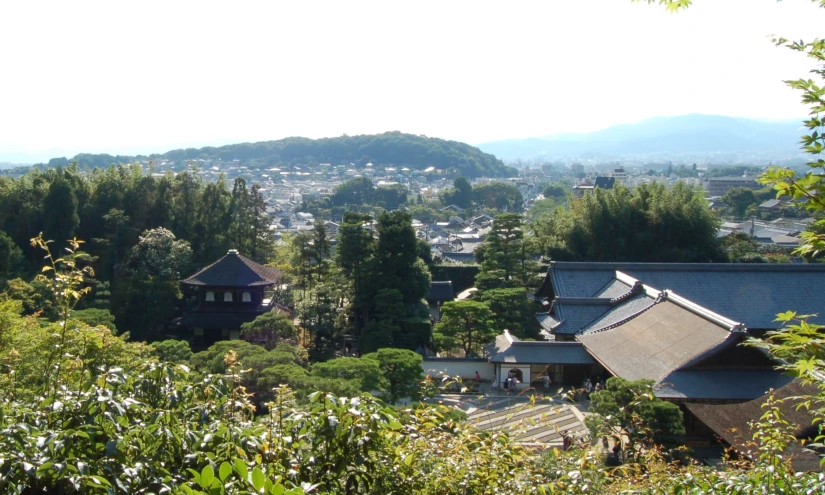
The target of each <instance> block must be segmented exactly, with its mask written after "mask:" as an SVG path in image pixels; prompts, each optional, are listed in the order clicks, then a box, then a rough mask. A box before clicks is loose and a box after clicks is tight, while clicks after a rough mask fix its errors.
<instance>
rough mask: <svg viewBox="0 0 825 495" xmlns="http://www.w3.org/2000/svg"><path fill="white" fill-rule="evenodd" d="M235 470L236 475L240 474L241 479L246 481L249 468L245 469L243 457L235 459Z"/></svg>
mask: <svg viewBox="0 0 825 495" xmlns="http://www.w3.org/2000/svg"><path fill="white" fill-rule="evenodd" d="M235 472H236V473H238V476H240V477H241V479H242V480H244V481H246V480H247V479H249V469H247V467H246V463H245V462H244V461H243V459H235Z"/></svg>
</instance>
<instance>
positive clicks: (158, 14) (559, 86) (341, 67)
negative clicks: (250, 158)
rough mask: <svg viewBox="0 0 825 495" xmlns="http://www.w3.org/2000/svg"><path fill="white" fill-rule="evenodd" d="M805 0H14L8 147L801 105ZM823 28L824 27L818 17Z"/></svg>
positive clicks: (494, 130)
mask: <svg viewBox="0 0 825 495" xmlns="http://www.w3.org/2000/svg"><path fill="white" fill-rule="evenodd" d="M822 26H825V9H819V8H816V7H815V5H812V3H811V2H810V1H808V0H785V1H782V2H776V1H775V0H695V1H694V4H693V5H692V6H691V7H690V8H689V9H688V10H686V11H681V12H679V13H676V14H672V13H668V12H666V11H665V9H664V8H662V7H660V6H657V5H647V4H646V3H631V1H630V0H586V1H585V0H539V1H519V2H506V1H498V2H491V1H483V0H471V1H458V0H453V1H448V2H445V1H443V0H442V1H427V0H416V1H414V2H412V1H401V0H399V1H391V2H387V1H375V2H366V1H357V0H352V1H346V2H340V1H329V2H324V1H304V2H276V1H268V2H255V1H245V2H210V1H203V0H201V1H196V2H187V1H175V2H168V1H163V2H154V1H150V0H144V1H141V2H111V1H106V2H92V1H89V2H82V3H81V2H62V1H59V2H58V1H55V2H49V1H42V2H2V3H0V47H2V48H0V68H2V71H1V72H0V162H13V163H33V162H38V161H45V160H48V159H49V158H52V157H57V156H66V157H71V156H74V155H75V154H77V153H81V152H89V153H110V154H129V155H131V154H138V153H143V154H147V153H151V152H158V153H162V152H165V151H168V150H171V149H176V148H182V147H200V146H206V145H211V146H216V145H223V144H232V143H238V142H254V141H265V140H273V139H281V138H284V137H288V136H305V137H310V138H318V137H329V136H340V135H342V134H349V135H355V134H372V133H380V132H385V131H394V130H398V131H402V132H409V133H413V134H423V135H427V136H432V137H440V138H444V139H453V140H458V141H464V142H468V143H472V144H478V143H482V142H487V141H493V140H498V139H506V138H523V137H531V136H545V135H550V134H556V133H562V132H589V131H593V130H597V129H602V128H605V127H608V126H610V125H614V124H619V123H629V122H637V121H640V120H643V119H645V118H649V117H654V116H665V115H682V114H688V113H705V114H717V115H728V116H733V117H749V118H759V119H793V118H800V119H801V118H802V117H804V116H805V115H806V114H807V111H806V109H805V107H804V106H803V105H802V104H801V103H800V97H799V94H798V93H797V92H795V91H794V90H792V89H790V88H788V87H787V86H785V85H784V83H783V82H782V81H783V80H785V79H791V78H797V77H806V76H807V73H808V71H809V70H810V69H811V68H813V67H814V65H813V62H812V61H811V60H809V59H807V58H805V57H804V56H803V55H801V54H799V53H795V52H792V51H790V50H788V49H786V48H778V47H775V46H773V45H772V44H771V42H770V37H769V36H770V35H771V34H776V35H781V36H785V37H787V38H792V39H800V38H801V39H813V38H814V37H816V36H817V35H820V36H822V35H825V33H823V32H822V30H821V27H822ZM817 27H819V28H820V29H816V28H817Z"/></svg>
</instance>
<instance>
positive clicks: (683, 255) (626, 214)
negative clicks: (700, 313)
mask: <svg viewBox="0 0 825 495" xmlns="http://www.w3.org/2000/svg"><path fill="white" fill-rule="evenodd" d="M718 227H719V219H718V218H717V217H716V215H714V213H713V212H712V211H710V208H709V207H708V204H707V201H705V199H704V192H703V191H702V190H701V189H700V188H698V187H691V186H688V185H686V184H684V183H682V182H677V183H676V184H674V185H673V186H671V187H667V186H665V185H663V184H659V183H654V184H641V185H639V186H636V187H635V188H633V189H632V190H630V189H628V188H627V187H625V186H623V185H621V184H617V185H616V186H615V187H614V188H613V189H609V190H605V189H596V190H595V191H594V192H593V193H592V194H585V195H584V197H582V198H572V199H571V200H570V208H569V210H556V211H554V212H553V213H552V215H550V216H548V217H543V218H539V219H537V220H536V222H535V224H534V226H533V230H534V232H535V235H536V238H537V241H538V242H539V244H540V245H543V246H544V247H545V249H546V250H547V254H549V255H550V256H551V257H553V258H555V259H558V260H588V261H647V262H681V263H699V262H710V261H723V260H725V259H726V256H725V253H724V251H723V250H722V248H721V243H720V241H719V239H718V238H717V236H716V233H717V231H718Z"/></svg>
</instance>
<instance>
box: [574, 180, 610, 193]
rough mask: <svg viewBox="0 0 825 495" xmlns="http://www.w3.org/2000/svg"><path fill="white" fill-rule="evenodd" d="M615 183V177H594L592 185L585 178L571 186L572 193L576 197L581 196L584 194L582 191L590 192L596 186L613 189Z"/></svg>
mask: <svg viewBox="0 0 825 495" xmlns="http://www.w3.org/2000/svg"><path fill="white" fill-rule="evenodd" d="M615 183H616V178H615V177H596V180H595V181H594V182H593V184H592V185H591V184H590V182H589V181H587V180H585V181H584V182H582V183H581V184H577V185H575V186H573V195H574V196H576V197H577V198H581V197H582V196H584V193H586V192H592V191H593V190H594V189H596V188H597V187H598V188H601V189H613V185H614V184H615Z"/></svg>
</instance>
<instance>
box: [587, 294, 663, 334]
mask: <svg viewBox="0 0 825 495" xmlns="http://www.w3.org/2000/svg"><path fill="white" fill-rule="evenodd" d="M655 303H656V298H654V297H651V296H649V295H647V294H644V293H642V294H639V295H637V296H633V297H631V298H630V299H628V300H626V301H624V302H622V303H621V304H618V305H616V306H614V307H612V308H611V309H610V310H609V311H608V312H607V313H604V314H603V315H601V316H600V317H598V318H596V319H595V320H594V321H593V322H591V323H590V324H588V325H587V326H585V327H584V328H582V330H581V331H582V333H587V332H591V331H599V330H602V329H604V328H607V327H610V326H613V325H617V324H619V323H622V322H624V321H626V320H627V319H629V318H633V317H634V316H637V315H638V314H640V313H641V312H642V311H645V310H646V309H648V308H650V307H652V306H653V304H655Z"/></svg>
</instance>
